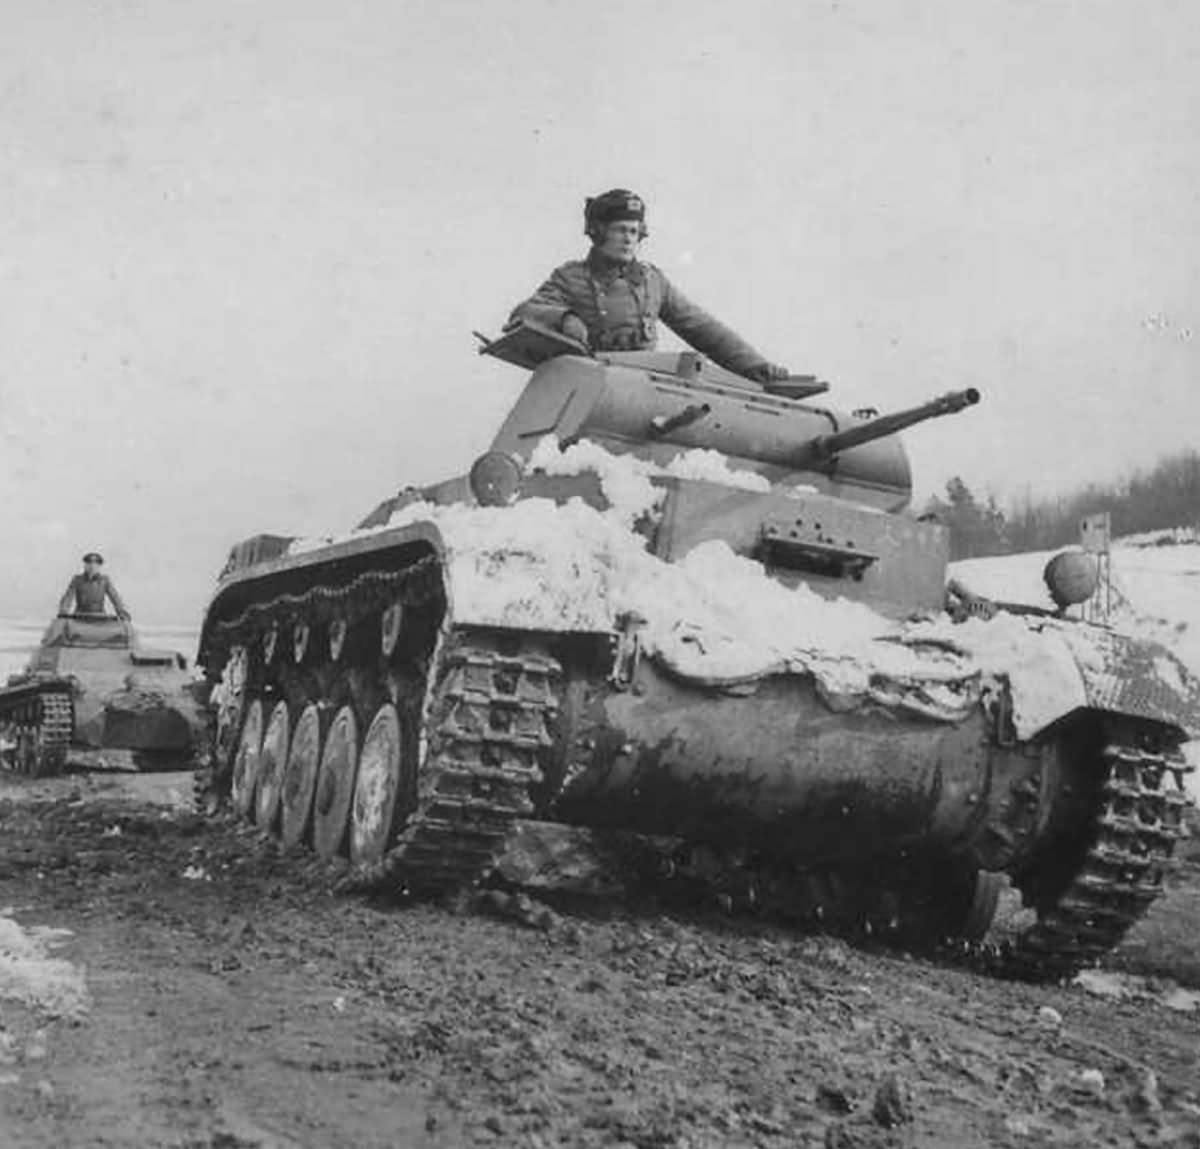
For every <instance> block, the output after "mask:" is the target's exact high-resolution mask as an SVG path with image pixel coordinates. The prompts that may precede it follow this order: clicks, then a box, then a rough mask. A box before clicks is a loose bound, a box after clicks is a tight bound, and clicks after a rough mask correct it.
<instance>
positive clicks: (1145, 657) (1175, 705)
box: [1054, 623, 1200, 737]
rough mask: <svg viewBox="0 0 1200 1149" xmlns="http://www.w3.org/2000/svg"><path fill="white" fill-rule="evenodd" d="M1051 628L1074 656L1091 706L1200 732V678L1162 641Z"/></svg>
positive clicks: (1083, 628)
mask: <svg viewBox="0 0 1200 1149" xmlns="http://www.w3.org/2000/svg"><path fill="white" fill-rule="evenodd" d="M1054 628H1055V630H1057V632H1058V634H1059V635H1060V636H1061V638H1062V639H1063V641H1064V643H1065V644H1066V646H1067V648H1068V649H1069V650H1070V652H1071V654H1072V656H1073V657H1074V659H1075V665H1076V667H1077V668H1078V670H1079V675H1080V678H1081V680H1082V684H1083V691H1084V695H1085V698H1086V703H1087V705H1088V706H1089V707H1090V708H1092V709H1094V710H1106V711H1109V712H1111V713H1114V714H1123V715H1126V716H1128V717H1130V718H1145V719H1150V720H1151V721H1154V722H1163V723H1166V724H1168V725H1170V726H1176V727H1178V728H1179V729H1180V730H1182V731H1184V732H1185V733H1187V734H1189V735H1191V736H1192V737H1197V736H1200V679H1197V678H1196V676H1195V675H1193V674H1192V673H1191V672H1190V671H1189V670H1188V669H1187V667H1185V666H1184V665H1183V663H1182V662H1180V661H1179V659H1178V658H1176V657H1175V655H1174V654H1172V653H1171V651H1169V650H1168V649H1167V648H1166V647H1165V646H1162V645H1160V644H1159V643H1156V642H1152V641H1149V640H1147V639H1142V638H1134V637H1132V636H1130V635H1126V634H1120V633H1118V632H1116V631H1112V630H1107V629H1105V628H1103V627H1095V626H1080V625H1079V624H1078V623H1074V624H1055V627H1054Z"/></svg>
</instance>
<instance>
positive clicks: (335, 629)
mask: <svg viewBox="0 0 1200 1149" xmlns="http://www.w3.org/2000/svg"><path fill="white" fill-rule="evenodd" d="M349 633H350V624H349V623H348V622H347V621H346V620H345V619H344V618H335V619H331V620H330V623H329V660H330V661H331V662H341V661H342V655H343V654H344V653H345V651H346V638H347V636H348V635H349Z"/></svg>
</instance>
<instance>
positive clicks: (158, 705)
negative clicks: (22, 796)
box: [0, 616, 209, 773]
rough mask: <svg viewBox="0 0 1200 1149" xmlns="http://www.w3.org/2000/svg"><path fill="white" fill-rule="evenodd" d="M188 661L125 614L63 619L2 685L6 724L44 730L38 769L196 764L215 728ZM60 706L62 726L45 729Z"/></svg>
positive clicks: (32, 733)
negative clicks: (148, 642) (160, 647)
mask: <svg viewBox="0 0 1200 1149" xmlns="http://www.w3.org/2000/svg"><path fill="white" fill-rule="evenodd" d="M185 666H186V660H185V659H184V658H183V657H182V656H181V655H179V654H177V653H175V652H174V651H156V650H150V649H147V648H145V647H143V646H142V645H141V643H140V641H139V640H138V637H137V633H136V631H135V630H134V629H133V628H132V626H131V625H130V624H129V623H127V622H122V621H121V620H119V619H116V618H111V617H104V616H100V617H96V616H83V617H74V618H59V619H55V620H53V621H52V622H51V623H50V625H49V626H48V627H47V629H46V631H45V633H44V634H43V636H42V641H41V643H40V644H39V646H38V647H37V649H36V650H35V651H34V652H33V654H32V656H31V658H30V660H29V663H28V665H27V667H26V669H25V671H24V672H23V673H22V674H20V675H16V676H14V677H13V678H12V679H10V681H9V684H8V686H7V687H6V688H3V689H0V725H5V726H6V727H8V728H10V736H9V738H8V740H7V741H8V743H9V744H10V745H13V746H15V745H16V743H17V742H18V741H19V740H20V738H21V737H24V738H25V739H26V740H27V741H28V740H29V739H30V738H35V739H36V738H37V737H40V738H41V742H42V743H43V745H42V748H41V753H40V757H41V761H40V762H35V761H33V760H32V758H31V756H30V755H28V754H26V755H24V757H23V768H24V769H27V770H30V771H31V772H34V773H45V772H47V771H49V770H54V769H58V768H60V767H61V766H63V765H64V764H66V763H67V762H68V761H69V760H72V759H73V760H75V761H77V762H78V763H80V764H82V765H89V766H92V767H113V768H124V769H131V768H132V769H172V768H173V769H179V768H181V767H187V766H192V765H194V764H195V760H196V758H197V755H199V754H203V753H205V752H207V743H208V739H209V730H208V717H207V711H206V706H205V698H204V694H205V689H204V687H203V684H202V683H199V682H196V681H195V680H193V679H192V677H191V676H190V675H189V674H188V673H187V671H186V669H185ZM50 709H53V710H54V711H55V714H56V716H57V717H56V720H55V723H54V725H55V731H54V733H53V735H51V734H50V731H49V729H48V728H46V729H42V727H43V726H44V725H45V721H46V716H44V715H43V711H47V710H50ZM39 730H40V731H41V733H40V734H38V733H37V732H38V731H39ZM22 732H24V733H22ZM34 757H36V756H34Z"/></svg>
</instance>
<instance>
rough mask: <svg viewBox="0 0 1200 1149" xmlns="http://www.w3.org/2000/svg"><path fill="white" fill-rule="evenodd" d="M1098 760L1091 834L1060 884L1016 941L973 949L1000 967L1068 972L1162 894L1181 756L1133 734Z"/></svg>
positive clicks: (1175, 830)
mask: <svg viewBox="0 0 1200 1149" xmlns="http://www.w3.org/2000/svg"><path fill="white" fill-rule="evenodd" d="M1102 759H1103V761H1104V763H1105V765H1106V772H1105V777H1104V781H1103V783H1102V796H1103V799H1102V803H1101V807H1100V809H1099V811H1098V813H1097V816H1096V820H1095V830H1096V832H1095V836H1094V839H1093V840H1092V842H1091V844H1090V845H1089V846H1088V848H1087V850H1086V851H1085V853H1084V855H1083V858H1082V861H1081V863H1080V865H1079V866H1078V867H1077V868H1076V870H1075V872H1074V874H1073V876H1072V877H1071V879H1070V881H1069V882H1068V884H1067V886H1066V888H1065V889H1064V890H1063V891H1062V893H1061V894H1059V896H1058V898H1057V901H1056V902H1055V903H1054V905H1053V906H1052V907H1050V908H1049V909H1048V910H1045V911H1043V912H1040V913H1039V915H1038V920H1037V922H1036V923H1035V924H1034V925H1032V926H1030V927H1029V928H1028V929H1027V930H1026V931H1025V932H1024V933H1023V934H1021V935H1020V936H1019V937H1018V938H1017V939H1016V940H1015V942H1014V943H1012V944H1011V945H1009V946H1006V947H1003V948H1002V949H1001V951H1000V952H999V953H998V954H995V955H992V954H989V953H988V952H987V951H984V952H983V954H982V955H972V956H982V957H983V958H984V960H985V963H986V964H990V965H993V967H994V968H996V969H997V970H998V971H999V972H1001V973H1004V974H1008V975H1011V976H1014V977H1019V978H1035V979H1037V980H1045V979H1060V978H1066V977H1070V976H1072V975H1073V974H1075V973H1077V972H1078V971H1079V970H1081V969H1083V968H1085V967H1087V966H1089V965H1093V964H1095V963H1096V962H1097V961H1099V960H1100V959H1101V958H1102V957H1103V956H1104V955H1105V954H1107V953H1109V952H1110V951H1111V950H1113V949H1115V948H1116V946H1117V945H1118V944H1119V943H1120V942H1121V939H1122V938H1124V936H1125V934H1126V933H1128V932H1129V930H1130V929H1131V928H1132V927H1133V926H1134V924H1135V923H1136V922H1137V921H1138V920H1139V919H1140V918H1141V917H1142V916H1143V915H1144V914H1145V913H1146V911H1147V910H1148V909H1149V908H1150V906H1151V904H1152V903H1153V902H1154V901H1155V899H1156V898H1158V896H1159V895H1160V894H1161V893H1162V889H1163V878H1164V876H1165V875H1166V873H1167V871H1168V870H1170V869H1171V867H1172V866H1173V865H1174V851H1175V844H1176V843H1177V842H1178V841H1179V840H1180V838H1181V837H1182V836H1183V834H1184V827H1183V815H1184V810H1185V808H1186V807H1187V805H1188V798H1187V796H1186V793H1185V792H1184V790H1183V788H1182V773H1183V771H1184V770H1185V769H1186V767H1185V764H1184V762H1183V759H1182V757H1181V756H1180V755H1179V754H1178V753H1177V752H1168V753H1162V752H1157V751H1153V750H1149V749H1144V748H1141V747H1139V746H1137V745H1136V744H1135V743H1134V741H1132V740H1120V741H1118V740H1112V741H1110V742H1109V743H1108V744H1107V745H1106V746H1105V747H1104V749H1103V751H1102ZM1168 778H1170V779H1172V780H1173V781H1174V782H1175V788H1174V789H1171V788H1169V787H1168V785H1167V780H1168ZM1019 888H1020V887H1019ZM1022 892H1023V893H1024V892H1025V891H1024V890H1023V891H1022Z"/></svg>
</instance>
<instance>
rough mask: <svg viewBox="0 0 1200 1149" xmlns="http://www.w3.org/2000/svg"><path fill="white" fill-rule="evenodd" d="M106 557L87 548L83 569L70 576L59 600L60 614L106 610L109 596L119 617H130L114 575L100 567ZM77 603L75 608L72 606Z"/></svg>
mask: <svg viewBox="0 0 1200 1149" xmlns="http://www.w3.org/2000/svg"><path fill="white" fill-rule="evenodd" d="M103 566H104V559H103V557H102V556H101V555H98V554H97V553H96V552H95V551H88V553H87V554H86V555H84V556H83V571H82V572H81V573H80V574H77V575H76V576H75V577H74V578H73V579H71V582H70V584H69V585H68V586H67V589H66V592H65V593H64V594H63V596H62V599H61V601H60V602H59V604H58V613H59V615H60V616H62V615H68V614H104V600H105V599H106V598H107V599H108V600H109V601H110V602H111V603H112V604H113V609H114V610H115V611H116V612H117V618H120V619H124V620H126V621H128V619H129V610H128V609H127V608H126V606H125V603H124V602H122V601H121V596H120V595H119V594H118V593H117V588H116V587H115V586H113V583H112V579H110V578H109V577H108V575H106V574H105V573H104V571H103V570H102V569H101V568H102V567H103ZM72 604H74V609H72Z"/></svg>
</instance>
